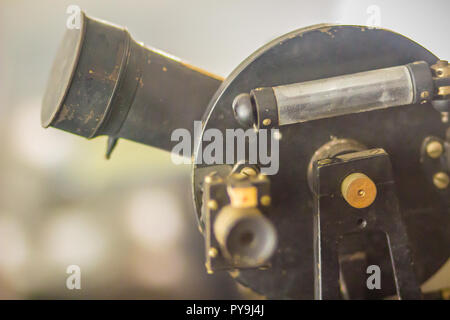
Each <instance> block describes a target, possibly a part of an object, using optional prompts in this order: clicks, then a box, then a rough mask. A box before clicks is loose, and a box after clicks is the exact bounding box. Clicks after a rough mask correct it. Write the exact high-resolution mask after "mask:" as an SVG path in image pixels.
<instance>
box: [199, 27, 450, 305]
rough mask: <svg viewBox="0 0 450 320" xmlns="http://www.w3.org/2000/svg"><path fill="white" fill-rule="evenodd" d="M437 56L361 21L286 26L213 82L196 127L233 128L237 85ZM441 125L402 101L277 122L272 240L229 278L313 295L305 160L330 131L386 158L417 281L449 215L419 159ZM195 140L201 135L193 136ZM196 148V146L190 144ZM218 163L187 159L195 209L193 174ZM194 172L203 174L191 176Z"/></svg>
mask: <svg viewBox="0 0 450 320" xmlns="http://www.w3.org/2000/svg"><path fill="white" fill-rule="evenodd" d="M419 60H424V61H426V62H428V63H429V64H430V65H431V64H433V63H435V62H436V60H437V58H436V57H435V56H434V55H433V54H431V53H430V52H429V51H427V50H426V49H424V48H423V47H421V46H420V45H418V44H417V43H415V42H413V41H411V40H410V39H408V38H405V37H403V36H401V35H399V34H396V33H393V32H391V31H387V30H382V29H369V28H367V27H360V26H330V25H318V26H314V27H310V28H306V29H301V30H297V31H294V32H292V33H289V34H287V35H285V36H282V37H281V38H278V39H276V40H274V41H272V42H271V43H269V44H267V45H266V46H264V47H263V48H261V49H259V50H258V51H257V52H255V53H254V54H252V55H251V56H250V57H249V58H248V59H247V60H245V61H244V62H243V63H242V64H241V65H240V66H239V67H238V68H237V69H236V70H235V71H234V72H233V73H232V74H231V75H230V76H229V77H228V78H227V79H226V80H225V81H224V82H223V84H222V86H221V87H220V88H219V90H218V91H217V93H216V95H215V96H214V97H213V99H212V101H211V103H210V105H209V107H208V109H207V111H206V113H205V117H204V123H205V125H204V129H208V128H217V129H219V130H221V131H223V132H224V130H225V129H226V128H240V125H239V124H238V123H237V122H236V120H235V119H234V117H233V111H232V102H233V99H234V98H235V97H236V96H237V95H238V94H240V93H242V92H249V91H250V90H251V89H254V88H258V87H268V86H275V85H281V84H288V83H295V82H301V81H308V80H315V79H321V78H326V77H332V76H338V75H343V74H350V73H355V72H361V71H367V70H373V69H379V68H386V67H391V66H397V65H404V64H407V63H410V62H414V61H419ZM445 130H446V125H444V124H443V123H441V121H440V114H439V113H438V112H437V111H435V110H434V109H433V108H432V106H431V105H430V104H423V105H410V106H404V107H399V108H391V109H386V110H378V111H372V112H366V113H359V114H352V115H346V116H342V117H337V118H330V119H321V120H315V121H310V122H307V123H303V124H294V125H287V126H283V127H281V128H280V132H281V134H282V139H281V141H280V159H279V162H280V168H279V172H278V174H276V175H274V176H270V180H271V189H272V200H273V201H272V209H271V211H270V215H269V216H268V218H269V219H270V220H271V221H272V222H273V223H274V225H275V227H276V228H277V230H278V234H279V246H278V249H277V251H276V253H275V255H274V257H273V258H272V261H271V267H270V268H268V269H267V270H240V272H239V275H238V276H237V280H238V281H239V282H241V283H242V284H244V285H247V286H249V287H250V288H252V289H254V290H255V291H257V292H259V293H262V294H264V295H266V296H268V297H269V298H295V299H312V298H313V281H314V274H313V199H312V194H311V192H310V189H309V187H308V183H307V167H308V163H309V161H310V159H311V157H312V156H313V154H314V152H315V151H316V150H317V149H318V148H320V147H321V146H322V145H324V144H325V143H327V142H329V141H330V138H331V137H337V138H347V139H354V140H356V141H358V142H359V143H361V144H364V145H366V146H367V147H368V148H384V149H385V150H386V151H387V152H388V153H389V154H390V156H391V160H392V164H393V169H394V174H395V180H396V185H397V190H398V197H399V200H400V204H401V209H402V213H403V215H404V220H405V222H406V225H407V228H408V233H409V236H410V241H411V246H412V253H413V258H414V260H415V266H416V271H417V274H418V277H419V279H420V280H421V281H424V280H425V279H427V278H429V277H430V276H431V275H432V274H433V273H434V272H436V270H437V269H438V268H439V267H440V266H441V265H442V264H443V263H444V262H445V261H446V260H447V258H448V257H449V253H450V252H449V251H450V237H449V232H448V230H450V214H449V210H448V207H446V206H445V205H443V204H442V201H441V199H440V198H439V197H438V195H437V193H436V192H435V190H434V188H433V186H432V185H430V184H429V182H428V180H427V177H425V175H424V174H423V172H422V171H421V165H420V162H419V158H420V148H421V143H422V141H423V139H424V138H425V137H427V136H430V135H433V136H437V137H441V138H444V137H445ZM199 141H201V139H199ZM197 152H198V146H197ZM216 169H217V166H208V165H194V169H193V170H194V171H193V183H194V186H193V192H194V202H195V205H196V208H197V212H198V214H200V204H201V195H202V192H201V183H202V180H201V177H202V176H204V174H205V172H208V171H213V170H216ZM200 171H201V172H202V173H201V174H200Z"/></svg>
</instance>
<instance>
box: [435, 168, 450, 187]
mask: <svg viewBox="0 0 450 320" xmlns="http://www.w3.org/2000/svg"><path fill="white" fill-rule="evenodd" d="M433 183H434V186H435V187H436V188H438V189H445V188H447V187H448V184H449V183H450V178H449V177H448V174H446V173H445V172H442V171H441V172H438V173H435V174H434V176H433Z"/></svg>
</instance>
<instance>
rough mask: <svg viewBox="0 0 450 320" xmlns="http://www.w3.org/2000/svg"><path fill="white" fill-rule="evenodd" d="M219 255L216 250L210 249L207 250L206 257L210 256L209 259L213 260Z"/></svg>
mask: <svg viewBox="0 0 450 320" xmlns="http://www.w3.org/2000/svg"><path fill="white" fill-rule="evenodd" d="M218 255H219V251H217V249H216V248H210V249H209V250H208V256H210V257H211V258H215V257H217V256H218Z"/></svg>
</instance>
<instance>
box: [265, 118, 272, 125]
mask: <svg viewBox="0 0 450 320" xmlns="http://www.w3.org/2000/svg"><path fill="white" fill-rule="evenodd" d="M271 123H272V120H270V119H269V118H267V119H264V120H263V125H265V126H270V124H271Z"/></svg>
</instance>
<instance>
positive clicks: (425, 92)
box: [420, 91, 430, 99]
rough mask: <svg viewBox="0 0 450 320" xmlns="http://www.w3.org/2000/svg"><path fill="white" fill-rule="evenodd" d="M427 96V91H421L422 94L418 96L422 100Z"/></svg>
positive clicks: (428, 94)
mask: <svg viewBox="0 0 450 320" xmlns="http://www.w3.org/2000/svg"><path fill="white" fill-rule="evenodd" d="M429 96H430V93H429V92H428V91H422V93H421V94H420V97H421V98H422V99H428V97H429Z"/></svg>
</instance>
